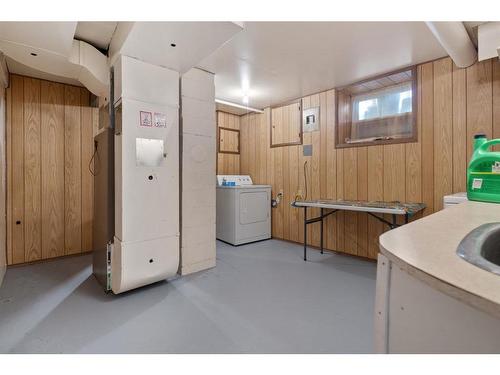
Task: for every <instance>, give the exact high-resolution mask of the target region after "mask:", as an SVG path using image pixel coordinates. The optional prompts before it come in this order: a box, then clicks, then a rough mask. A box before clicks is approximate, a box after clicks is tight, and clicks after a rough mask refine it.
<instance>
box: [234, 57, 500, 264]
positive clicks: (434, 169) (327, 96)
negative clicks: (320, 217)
mask: <svg viewBox="0 0 500 375" xmlns="http://www.w3.org/2000/svg"><path fill="white" fill-rule="evenodd" d="M417 74H418V113H417V126H418V142H415V143H406V144H394V145H383V146H367V147H356V148H346V149H335V131H334V130H335V90H329V91H326V92H322V93H319V94H315V95H311V96H307V97H305V98H303V107H304V109H307V108H309V107H315V106H320V111H321V112H320V130H319V131H315V132H312V133H305V134H304V140H303V144H304V145H307V144H311V145H312V147H313V154H312V156H310V157H304V156H303V155H302V146H286V147H278V148H270V147H269V144H270V142H269V134H270V128H269V127H270V123H269V122H270V110H269V109H266V110H265V112H264V113H263V114H250V115H245V116H242V118H241V174H250V175H251V177H252V178H253V179H254V182H255V183H258V184H271V185H272V186H273V196H276V194H277V193H279V192H280V191H283V193H284V199H283V201H282V203H281V204H280V205H279V207H278V208H276V209H273V210H272V234H273V237H276V238H281V239H285V240H290V241H296V242H301V241H303V236H304V233H303V217H302V215H303V210H302V209H294V208H292V207H290V202H291V201H293V200H294V198H295V196H296V195H297V194H298V195H302V196H305V195H306V186H305V183H304V172H303V170H304V163H306V162H307V165H306V170H307V198H309V199H321V198H322V199H337V198H344V199H368V200H385V201H393V200H399V201H406V202H424V203H425V204H426V205H427V209H426V210H425V211H424V215H428V214H430V213H432V212H435V211H438V210H440V209H442V199H443V195H446V194H450V193H455V192H460V191H465V178H466V174H465V172H466V167H467V163H468V160H469V158H470V155H471V152H472V137H473V135H474V134H475V133H479V132H484V133H486V134H487V136H488V137H496V138H499V137H500V62H499V61H498V59H492V60H487V61H483V62H480V63H476V64H475V65H473V66H471V67H469V68H467V69H460V68H457V67H456V66H455V65H454V64H453V62H452V61H451V59H450V58H444V59H440V60H436V61H433V62H429V63H426V64H422V65H420V66H418V69H417ZM308 211H312V212H310V215H311V216H312V215H317V214H318V212H317V210H316V212H314V211H315V210H308ZM325 229H326V235H325V238H326V247H327V248H328V249H331V250H336V251H340V252H345V253H348V254H352V255H357V256H362V257H368V258H373V259H375V258H376V255H377V253H378V236H379V235H380V234H381V233H382V232H383V231H384V230H387V228H386V227H385V226H383V225H382V224H381V223H380V222H379V221H377V220H376V219H374V218H373V217H370V216H368V215H367V214H364V213H353V212H338V213H336V214H334V215H331V216H329V217H328V219H327V223H326V224H325ZM308 231H310V233H309V232H308V239H310V241H311V243H312V245H316V246H318V245H319V224H318V225H316V224H312V225H309V226H308Z"/></svg>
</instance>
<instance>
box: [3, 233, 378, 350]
mask: <svg viewBox="0 0 500 375" xmlns="http://www.w3.org/2000/svg"><path fill="white" fill-rule="evenodd" d="M301 256H302V248H301V246H300V245H295V244H290V243H287V242H282V241H277V240H269V241H263V242H258V243H254V244H249V245H244V246H240V247H232V246H231V245H227V244H225V243H222V242H218V243H217V267H216V268H214V269H211V270H208V271H203V272H199V273H197V274H193V275H189V276H186V277H182V278H177V279H175V280H171V281H169V282H160V283H157V284H154V285H151V286H148V287H144V288H141V289H139V290H135V291H131V292H128V293H125V294H122V295H117V296H115V295H111V294H105V293H104V292H103V290H102V289H101V287H100V286H99V284H98V283H97V281H96V280H95V279H94V277H93V276H92V270H91V268H92V267H91V256H89V255H85V256H81V257H72V258H64V259H60V260H55V261H51V262H45V263H39V264H34V265H27V266H22V267H14V268H9V269H8V270H7V274H6V277H5V280H4V283H3V286H2V287H1V288H0V352H1V353H9V352H11V353H18V352H22V353H367V352H371V351H372V337H373V336H372V331H373V324H372V317H373V304H374V293H375V273H376V270H375V268H376V266H375V263H372V262H369V261H364V260H360V259H355V258H351V257H347V256H342V255H337V254H331V253H325V254H324V255H321V254H319V252H317V251H313V250H312V251H309V259H310V261H308V262H304V261H303V260H302V258H301Z"/></svg>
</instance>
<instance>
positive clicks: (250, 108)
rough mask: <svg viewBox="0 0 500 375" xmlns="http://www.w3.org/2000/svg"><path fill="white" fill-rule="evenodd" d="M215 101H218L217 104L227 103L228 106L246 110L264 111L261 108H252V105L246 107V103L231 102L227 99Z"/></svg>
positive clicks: (216, 100)
mask: <svg viewBox="0 0 500 375" xmlns="http://www.w3.org/2000/svg"><path fill="white" fill-rule="evenodd" d="M215 102H216V103H219V104H225V105H228V106H230V107H235V108H242V109H246V110H248V111H250V112H257V113H264V111H263V110H262V109H258V108H252V107H248V106H246V105H241V104H237V103H232V102H228V101H225V100H221V99H215Z"/></svg>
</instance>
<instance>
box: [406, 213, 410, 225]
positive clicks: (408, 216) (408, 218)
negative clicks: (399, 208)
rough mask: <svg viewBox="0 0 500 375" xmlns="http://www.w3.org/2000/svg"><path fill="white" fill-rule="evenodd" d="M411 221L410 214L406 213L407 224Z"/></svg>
mask: <svg viewBox="0 0 500 375" xmlns="http://www.w3.org/2000/svg"><path fill="white" fill-rule="evenodd" d="M409 221H410V215H408V214H405V224H408V222H409Z"/></svg>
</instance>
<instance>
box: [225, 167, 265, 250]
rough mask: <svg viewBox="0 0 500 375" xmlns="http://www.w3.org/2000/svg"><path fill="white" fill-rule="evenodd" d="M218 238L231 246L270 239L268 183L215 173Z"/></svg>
mask: <svg viewBox="0 0 500 375" xmlns="http://www.w3.org/2000/svg"><path fill="white" fill-rule="evenodd" d="M216 227H217V239H219V240H222V241H224V242H228V243H230V244H232V245H241V244H244V243H249V242H253V241H259V240H266V239H269V238H271V186H270V185H254V184H253V183H252V179H251V178H250V176H235V175H218V176H217V226H216Z"/></svg>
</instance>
